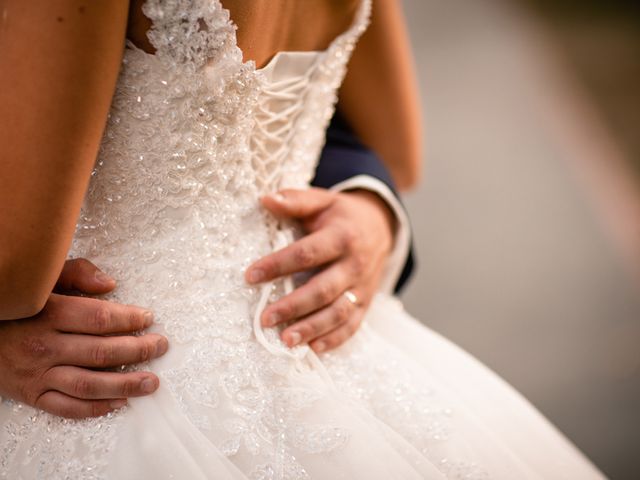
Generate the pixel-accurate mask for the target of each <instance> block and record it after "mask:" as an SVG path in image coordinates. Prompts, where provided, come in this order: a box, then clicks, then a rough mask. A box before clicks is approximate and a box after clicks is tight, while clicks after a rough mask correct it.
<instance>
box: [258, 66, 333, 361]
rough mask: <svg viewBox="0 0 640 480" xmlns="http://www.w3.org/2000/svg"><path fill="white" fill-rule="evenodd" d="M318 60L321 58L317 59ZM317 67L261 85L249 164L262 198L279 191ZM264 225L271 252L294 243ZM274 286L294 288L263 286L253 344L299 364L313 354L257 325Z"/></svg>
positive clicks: (271, 220) (270, 220)
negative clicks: (250, 163) (299, 118)
mask: <svg viewBox="0 0 640 480" xmlns="http://www.w3.org/2000/svg"><path fill="white" fill-rule="evenodd" d="M318 58H321V55H318ZM317 63H318V60H317V59H316V61H315V62H314V64H313V66H312V67H311V68H309V69H307V70H306V71H305V73H304V74H303V75H297V76H292V77H289V78H286V79H283V80H280V81H274V82H268V81H265V82H264V83H263V87H262V89H261V91H260V97H259V100H258V106H257V108H258V111H257V113H256V117H255V127H254V135H253V136H252V138H251V151H252V163H253V166H254V168H255V171H256V181H257V183H258V185H259V188H260V191H261V192H262V193H263V194H268V193H274V192H276V191H277V190H279V189H280V188H281V182H282V179H283V175H285V171H286V166H287V162H288V161H291V160H290V159H289V158H288V157H289V156H290V155H291V148H290V145H291V140H292V138H293V136H294V135H295V133H296V129H295V128H294V126H295V125H296V121H297V118H298V116H299V115H300V114H301V113H302V111H303V109H304V106H305V97H306V94H307V92H308V86H309V83H310V78H311V76H312V75H313V72H314V71H315V67H316V65H317ZM265 223H266V224H267V226H268V229H269V235H270V238H271V247H272V249H273V251H276V250H280V249H282V248H284V247H286V246H287V245H289V244H290V243H292V242H293V241H294V235H293V231H292V229H291V228H290V227H288V226H286V224H284V222H281V221H279V220H278V219H276V218H275V217H273V216H272V215H271V214H269V213H268V212H265ZM277 282H282V286H283V290H284V294H285V295H286V294H288V293H290V292H292V291H293V290H294V288H295V287H294V284H293V280H292V278H291V277H290V276H287V277H285V278H284V279H281V280H280V279H278V280H272V281H270V282H267V283H265V284H264V285H262V287H261V292H260V299H259V301H258V305H257V307H256V311H255V313H254V318H253V332H254V335H255V337H256V340H257V341H258V342H259V343H260V344H261V345H262V346H264V348H266V349H267V350H268V351H269V352H270V353H272V354H273V355H281V356H286V357H291V358H294V359H297V360H302V359H303V358H305V357H307V356H308V354H309V353H310V352H312V351H311V349H310V348H309V346H307V345H300V346H296V347H294V348H289V347H287V346H286V345H285V344H284V343H283V342H282V341H281V340H279V339H274V340H269V339H268V338H267V336H266V335H265V332H264V330H263V328H262V325H261V322H260V318H261V316H262V313H263V312H264V309H265V308H266V307H267V305H268V303H269V298H270V296H271V294H272V292H273V291H274V290H275V287H276V284H277ZM311 356H312V357H315V355H311ZM312 361H313V360H312Z"/></svg>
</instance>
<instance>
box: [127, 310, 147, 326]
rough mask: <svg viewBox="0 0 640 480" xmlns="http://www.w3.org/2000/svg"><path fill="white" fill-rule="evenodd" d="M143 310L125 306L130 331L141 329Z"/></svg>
mask: <svg viewBox="0 0 640 480" xmlns="http://www.w3.org/2000/svg"><path fill="white" fill-rule="evenodd" d="M143 315H144V314H143V312H142V311H139V310H137V309H135V308H130V307H129V308H127V313H126V317H127V324H128V326H129V329H130V330H131V331H136V330H142V329H143V328H144V316H143Z"/></svg>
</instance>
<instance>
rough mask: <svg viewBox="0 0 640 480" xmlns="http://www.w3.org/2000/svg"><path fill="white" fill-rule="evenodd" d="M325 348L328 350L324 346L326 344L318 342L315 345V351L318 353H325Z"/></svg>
mask: <svg viewBox="0 0 640 480" xmlns="http://www.w3.org/2000/svg"><path fill="white" fill-rule="evenodd" d="M325 348H327V346H326V345H325V344H324V342H316V343H314V344H313V349H314V350H315V351H316V352H318V353H320V352H324V349H325Z"/></svg>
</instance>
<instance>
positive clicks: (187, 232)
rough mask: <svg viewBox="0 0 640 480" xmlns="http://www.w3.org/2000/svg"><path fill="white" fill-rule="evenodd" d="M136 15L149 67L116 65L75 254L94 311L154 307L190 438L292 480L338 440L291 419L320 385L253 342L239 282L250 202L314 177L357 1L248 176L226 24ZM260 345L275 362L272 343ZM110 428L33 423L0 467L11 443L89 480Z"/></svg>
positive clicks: (136, 56)
mask: <svg viewBox="0 0 640 480" xmlns="http://www.w3.org/2000/svg"><path fill="white" fill-rule="evenodd" d="M143 8H144V13H145V15H147V16H148V17H149V18H150V19H151V20H152V21H153V28H152V30H151V31H150V32H149V39H150V41H151V43H152V44H153V46H154V47H155V48H156V54H155V55H150V54H147V53H145V52H144V51H142V50H140V49H138V48H136V47H135V46H133V45H131V44H129V45H128V47H127V49H126V51H125V55H124V59H123V67H122V71H121V74H120V77H119V80H118V83H117V86H116V92H115V95H114V99H113V102H112V107H111V110H110V114H109V119H108V122H107V128H106V130H105V134H104V138H103V142H102V145H101V148H100V153H99V157H98V161H97V162H96V165H95V168H94V171H93V173H92V178H91V182H90V185H89V189H88V191H87V195H86V198H85V203H84V205H83V208H82V212H81V217H80V219H79V222H78V227H77V231H76V235H75V237H74V240H73V246H72V255H73V256H84V257H87V258H90V259H91V260H93V261H94V262H95V263H97V264H98V265H100V266H101V267H102V268H103V269H105V270H106V271H108V272H109V273H110V274H111V275H113V276H114V277H115V278H117V279H118V288H117V290H116V291H115V292H114V293H112V294H110V295H108V296H107V298H108V299H111V300H114V301H117V302H121V303H134V304H138V305H144V306H146V307H148V308H151V309H152V310H154V312H155V314H156V323H157V325H158V326H162V327H163V328H164V331H165V332H166V333H167V334H168V335H169V337H170V342H171V343H172V345H175V346H180V348H176V350H179V351H181V352H183V353H180V354H178V353H175V354H174V353H172V351H171V349H170V351H169V353H168V354H167V355H176V356H175V358H176V359H178V360H177V361H176V362H175V363H174V364H173V365H172V367H171V368H170V369H168V370H165V371H160V372H157V373H159V374H160V376H161V377H162V379H163V382H162V385H163V387H162V388H168V389H169V390H170V392H171V393H172V396H173V397H174V398H175V399H176V400H177V401H178V403H179V404H180V405H181V406H182V410H183V411H184V412H185V414H186V415H187V416H188V417H189V418H190V419H191V421H192V422H193V424H195V425H196V426H197V427H198V428H199V429H201V430H202V431H203V432H209V433H210V434H211V438H216V439H218V440H219V441H218V446H219V447H220V449H221V450H222V451H223V452H224V453H225V454H227V455H229V456H230V458H231V459H234V458H239V457H242V458H243V462H242V465H241V467H242V468H243V469H248V472H250V476H251V478H255V479H265V480H266V479H278V480H288V479H292V480H293V479H305V478H307V477H308V474H307V472H306V471H305V469H304V467H303V466H302V465H301V464H300V463H299V462H298V460H297V459H296V454H297V453H296V452H298V453H306V454H318V453H321V452H329V451H331V450H333V449H336V448H339V447H340V446H341V445H343V444H344V443H345V442H346V441H347V439H348V437H349V432H347V431H346V430H345V429H344V428H342V427H340V426H339V424H338V423H337V422H336V423H337V424H336V425H333V424H332V423H331V421H330V420H328V421H326V422H325V423H323V424H319V425H318V424H311V423H307V422H305V421H303V420H301V419H302V418H303V417H304V414H305V411H307V410H308V409H309V408H311V407H313V406H314V405H317V404H318V402H322V398H323V396H324V395H326V394H327V391H316V390H314V389H313V388H309V387H304V388H303V387H298V386H296V387H294V386H293V385H297V382H296V381H295V380H292V377H295V378H307V379H308V378H313V377H314V376H317V375H318V374H317V373H316V372H315V371H314V369H313V368H311V367H310V366H309V365H307V364H306V363H305V362H301V361H299V360H295V359H293V358H285V357H282V356H278V355H273V354H272V353H270V352H269V351H268V350H267V349H265V348H264V347H263V346H262V345H261V344H259V343H258V342H257V341H256V337H255V336H254V333H253V330H252V318H253V316H254V315H255V313H256V312H255V311H256V307H257V303H258V299H259V297H260V292H259V291H258V290H257V289H255V288H252V287H248V286H247V285H246V283H245V281H244V278H243V271H244V269H245V267H246V266H248V264H249V263H250V262H251V261H253V260H255V259H257V258H259V257H260V256H263V255H264V254H266V253H268V252H269V251H270V250H271V248H272V241H273V238H272V234H273V231H270V230H269V229H268V228H267V225H266V224H265V218H264V216H263V212H262V211H261V210H260V209H259V207H258V198H259V195H260V193H262V192H264V191H265V190H266V189H267V188H273V187H274V186H275V185H279V186H290V187H296V188H304V187H305V186H306V184H307V182H308V181H309V180H310V178H311V176H312V174H313V169H314V168H315V162H316V161H317V158H318V156H319V154H320V150H321V148H322V145H323V142H324V132H325V128H326V125H327V124H328V121H329V119H330V118H331V116H332V113H333V108H334V103H335V101H336V92H335V88H336V87H337V86H338V85H339V84H340V83H341V80H342V76H343V75H344V70H345V65H346V62H347V59H348V56H349V54H350V51H351V50H352V48H353V44H354V43H355V40H356V38H357V36H358V35H359V33H360V32H361V31H362V30H363V29H364V28H365V25H366V17H367V15H368V9H369V2H368V1H365V2H364V3H363V7H362V8H361V9H360V13H359V14H358V18H357V19H356V21H355V22H354V27H353V28H352V29H350V31H349V32H347V34H344V35H342V36H340V37H339V38H338V39H337V40H336V41H335V42H334V43H333V44H332V46H331V47H330V48H329V49H328V50H327V51H326V52H324V53H323V54H322V56H321V58H320V61H319V62H318V64H317V66H316V67H315V69H314V71H313V72H311V73H310V77H309V83H308V84H307V85H305V87H304V88H305V89H306V90H307V91H306V92H297V91H296V92H292V94H293V95H295V96H300V97H299V98H302V99H303V101H304V109H303V110H304V111H301V112H300V114H299V115H298V116H296V117H295V118H293V119H291V121H290V122H287V124H288V125H289V128H291V129H292V130H291V131H292V132H293V133H292V134H290V135H288V136H286V137H277V138H276V140H278V139H279V140H278V141H280V142H281V145H282V146H283V148H284V150H282V151H284V152H285V153H286V154H282V155H278V157H277V161H276V164H267V163H265V164H264V167H265V168H259V167H258V164H257V163H256V162H259V158H258V153H257V150H256V145H257V143H256V142H259V139H260V138H264V137H261V135H262V133H260V131H259V129H258V127H257V126H256V122H257V120H256V118H257V113H256V112H257V109H258V106H259V105H262V106H265V104H264V99H265V98H266V95H268V93H267V90H268V89H269V88H270V87H269V85H267V83H266V82H265V79H264V77H263V76H262V75H261V74H260V72H257V71H256V70H255V65H254V64H253V62H247V63H243V62H242V53H241V51H240V50H239V49H238V47H237V45H236V39H235V27H234V26H233V24H232V23H231V21H230V19H229V14H228V12H227V11H226V10H224V9H223V8H222V6H221V5H220V2H219V1H216V0H148V1H147V2H146V4H145V5H144V7H143ZM271 87H273V86H271ZM271 140H274V138H271ZM263 158H264V157H263ZM274 172H275V175H274V176H273V177H270V178H266V177H264V175H272V174H273V173H274ZM273 294H274V295H278V294H281V290H279V289H278V288H276V289H275V290H274V291H273ZM264 334H265V336H266V338H267V339H268V342H269V343H270V344H279V345H280V347H282V348H284V345H283V344H281V342H280V340H279V337H278V335H277V332H276V331H272V330H267V331H265V332H264ZM151 366H152V368H153V363H152V364H151ZM303 383H304V382H303ZM323 383H325V382H323V381H322V380H320V379H318V381H317V382H315V384H320V385H321V384H323ZM3 408H5V407H3ZM25 408H26V407H25ZM314 408H317V407H314ZM117 421H126V410H124V411H120V412H117V413H115V414H112V415H108V416H105V417H101V418H99V419H94V420H91V421H83V422H79V421H72V420H60V419H55V418H54V417H52V416H49V415H46V414H43V413H38V414H34V415H32V416H30V417H29V420H28V421H25V422H22V423H10V424H8V426H7V427H6V429H7V432H8V437H7V438H8V440H6V441H5V443H4V444H2V445H0V447H1V448H2V451H3V456H2V457H1V458H2V461H3V462H5V464H8V463H12V464H13V465H15V459H14V454H15V452H16V448H18V447H16V446H13V445H14V440H12V439H15V438H18V436H20V439H21V440H20V444H21V445H23V446H22V447H20V448H27V449H29V451H32V450H33V451H34V452H39V453H37V454H36V453H34V455H35V456H34V459H38V458H43V459H46V462H47V465H46V466H43V467H42V468H44V469H45V470H43V472H45V473H46V475H44V476H43V478H56V477H55V475H57V474H58V473H57V472H64V475H63V473H60V476H61V477H62V478H66V477H65V475H67V474H68V475H67V477H68V478H94V477H95V478H100V477H101V476H102V473H101V472H102V469H103V467H104V466H105V464H106V463H107V462H108V461H109V452H110V449H109V445H110V442H111V441H112V438H113V432H114V429H115V428H116V422H117ZM38 432H46V435H41V433H38ZM40 438H42V439H44V440H41V439H40ZM88 438H92V439H93V440H92V441H91V442H89V441H85V440H87V439H88ZM43 442H44V443H43ZM47 442H49V443H47ZM29 445H30V446H29ZM45 447H46V448H45ZM47 449H48V450H47ZM85 453H86V455H85ZM247 456H248V457H247ZM247 458H249V460H247ZM12 459H13V460H12ZM78 462H81V463H78ZM74 469H76V470H74ZM78 469H84V470H82V471H81V470H78ZM52 472H53V473H52ZM54 473H55V475H54Z"/></svg>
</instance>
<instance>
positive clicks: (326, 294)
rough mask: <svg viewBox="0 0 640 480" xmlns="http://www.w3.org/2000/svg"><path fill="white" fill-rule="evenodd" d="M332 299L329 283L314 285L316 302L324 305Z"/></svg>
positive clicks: (331, 288) (331, 289) (332, 291)
mask: <svg viewBox="0 0 640 480" xmlns="http://www.w3.org/2000/svg"><path fill="white" fill-rule="evenodd" d="M333 298H334V289H333V287H332V286H331V284H329V283H324V282H323V283H319V284H318V285H316V301H317V302H318V303H319V304H322V305H326V304H327V303H329V302H330V301H331V300H333Z"/></svg>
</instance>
